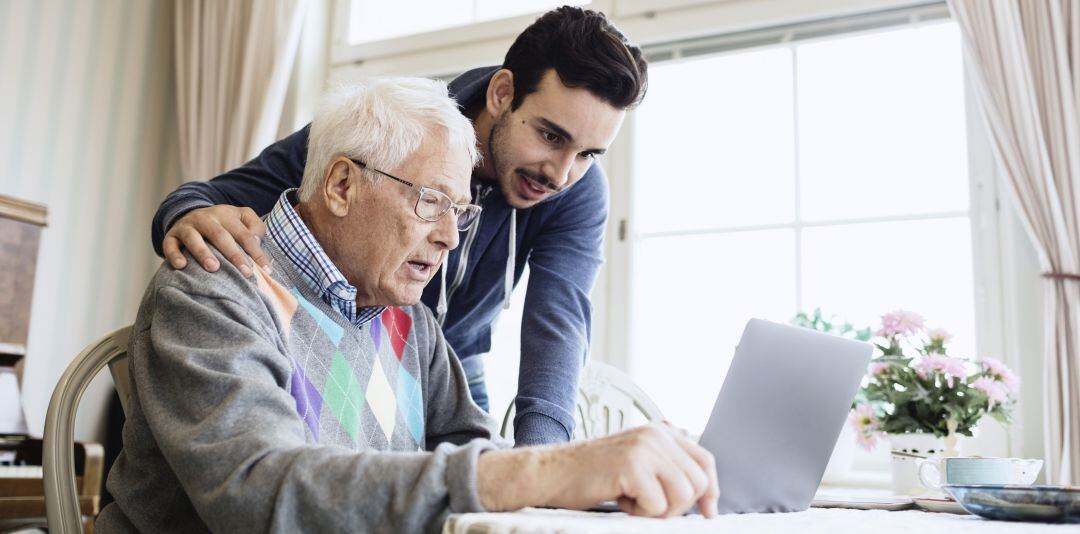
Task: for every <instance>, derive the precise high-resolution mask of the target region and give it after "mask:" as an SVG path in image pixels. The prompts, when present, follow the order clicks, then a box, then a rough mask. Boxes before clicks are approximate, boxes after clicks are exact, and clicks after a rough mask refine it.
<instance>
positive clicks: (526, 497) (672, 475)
mask: <svg viewBox="0 0 1080 534" xmlns="http://www.w3.org/2000/svg"><path fill="white" fill-rule="evenodd" d="M529 449H533V452H531V454H532V455H533V457H532V458H530V459H528V460H527V461H522V462H520V463H517V464H515V463H513V462H512V458H513V456H514V455H526V454H530V452H529ZM502 459H506V460H508V461H507V462H506V463H505V464H503V465H501V466H500V465H497V464H499V463H502V462H501V460H502ZM478 490H479V493H480V497H481V502H482V503H483V504H484V506H485V507H486V508H487V509H489V510H512V509H516V508H520V507H524V506H550V507H555V508H570V509H576V510H584V509H588V508H590V507H592V506H595V505H596V504H598V503H600V502H603V501H607V500H615V501H617V502H618V503H619V508H621V509H622V510H623V511H624V512H626V513H628V514H632V515H639V516H648V517H672V516H677V515H682V514H683V513H685V512H686V511H688V510H689V509H690V507H691V506H693V505H694V504H697V505H698V509H700V510H701V512H702V514H704V515H705V517H714V516H715V515H716V501H717V499H718V498H719V497H720V489H719V485H718V483H717V480H716V462H715V460H714V459H713V456H712V454H711V453H710V452H709V451H707V450H705V449H703V448H702V447H701V446H699V445H698V444H696V443H694V442H692V441H690V440H689V439H688V438H686V437H685V435H684V434H683V433H682V432H681V431H679V430H677V429H675V428H674V427H672V426H670V425H666V424H656V423H654V424H650V425H646V426H643V427H638V428H634V429H630V430H626V431H623V432H619V433H617V434H612V435H610V436H607V437H604V438H600V439H596V440H591V441H579V442H574V443H571V444H568V445H562V446H548V447H535V448H529V447H526V448H522V449H514V450H511V451H496V452H489V453H485V454H483V455H481V456H480V467H479V469H478Z"/></svg>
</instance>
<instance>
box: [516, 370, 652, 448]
mask: <svg viewBox="0 0 1080 534" xmlns="http://www.w3.org/2000/svg"><path fill="white" fill-rule="evenodd" d="M635 413H639V414H641V415H643V416H644V417H645V419H646V420H648V421H660V420H663V419H664V414H663V413H662V412H661V411H660V408H659V407H657V406H656V403H655V402H653V401H652V399H650V398H649V396H648V395H647V394H646V393H645V391H644V390H642V389H641V388H640V387H638V385H637V384H635V383H634V381H633V380H631V379H630V377H629V376H627V375H626V373H623V372H622V371H620V370H618V369H616V368H615V367H612V366H611V365H608V364H606V363H602V362H597V361H591V362H589V363H588V364H586V365H585V368H584V369H582V371H581V379H580V381H579V382H578V392H577V399H576V401H575V403H574V421H575V422H576V425H575V428H574V436H573V437H574V439H591V438H599V437H603V436H607V435H608V434H614V433H615V432H618V431H620V430H623V429H624V428H626V426H627V424H628V423H630V421H631V417H632V416H633V415H634V414H635ZM513 417H514V403H513V402H511V403H510V406H509V407H507V409H506V415H504V416H503V421H502V428H501V429H500V430H499V433H500V434H501V435H502V436H503V437H507V434H508V433H509V431H510V429H511V425H510V422H511V420H512V419H513Z"/></svg>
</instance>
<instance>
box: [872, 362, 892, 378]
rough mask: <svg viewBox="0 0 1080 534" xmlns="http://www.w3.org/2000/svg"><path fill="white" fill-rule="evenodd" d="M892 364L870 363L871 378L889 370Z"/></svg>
mask: <svg viewBox="0 0 1080 534" xmlns="http://www.w3.org/2000/svg"><path fill="white" fill-rule="evenodd" d="M889 367H891V365H890V364H888V363H885V362H870V376H877V375H880V374H882V373H884V372H885V371H888V370H889Z"/></svg>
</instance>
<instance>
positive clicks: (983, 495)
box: [942, 484, 1080, 523]
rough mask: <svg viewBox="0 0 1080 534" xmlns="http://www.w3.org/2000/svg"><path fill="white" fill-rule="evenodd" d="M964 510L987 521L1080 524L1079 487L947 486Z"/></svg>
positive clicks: (945, 488)
mask: <svg viewBox="0 0 1080 534" xmlns="http://www.w3.org/2000/svg"><path fill="white" fill-rule="evenodd" d="M942 488H943V489H944V490H945V491H947V492H949V494H950V495H952V496H953V498H954V499H956V502H958V503H960V506H963V507H964V509H965V510H967V511H969V512H971V513H973V514H975V515H979V516H982V517H985V518H987V519H999V520H1003V521H1038V522H1043V523H1080V487H1075V486H1074V487H1068V486H1004V485H996V484H946V485H944V486H942Z"/></svg>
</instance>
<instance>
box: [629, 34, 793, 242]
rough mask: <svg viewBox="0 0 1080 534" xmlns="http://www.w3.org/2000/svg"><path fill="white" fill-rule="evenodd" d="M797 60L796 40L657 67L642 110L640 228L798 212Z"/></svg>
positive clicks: (770, 218)
mask: <svg viewBox="0 0 1080 534" xmlns="http://www.w3.org/2000/svg"><path fill="white" fill-rule="evenodd" d="M791 70H792V69H791V52H790V51H789V50H788V49H786V48H777V49H772V50H764V51H754V52H744V53H738V54H728V55H725V56H720V57H714V58H709V59H699V60H694V61H688V62H685V63H677V64H658V65H654V66H652V67H650V69H649V92H648V95H647V96H646V98H645V101H644V103H643V104H642V105H641V107H640V108H639V109H638V110H637V112H636V117H635V119H636V126H635V143H634V160H633V161H634V166H635V167H634V175H635V179H634V182H635V194H634V196H635V198H636V201H635V204H636V208H635V211H634V213H635V224H636V231H638V232H644V233H650V232H658V231H668V230H680V229H688V228H717V227H723V226H732V225H753V224H762V223H776V222H790V221H791V220H792V218H793V217H794V208H795V197H794V143H793V130H794V127H793V124H792V106H793V98H792V83H791V76H792V73H791ZM615 178H616V179H617V178H618V177H615Z"/></svg>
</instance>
